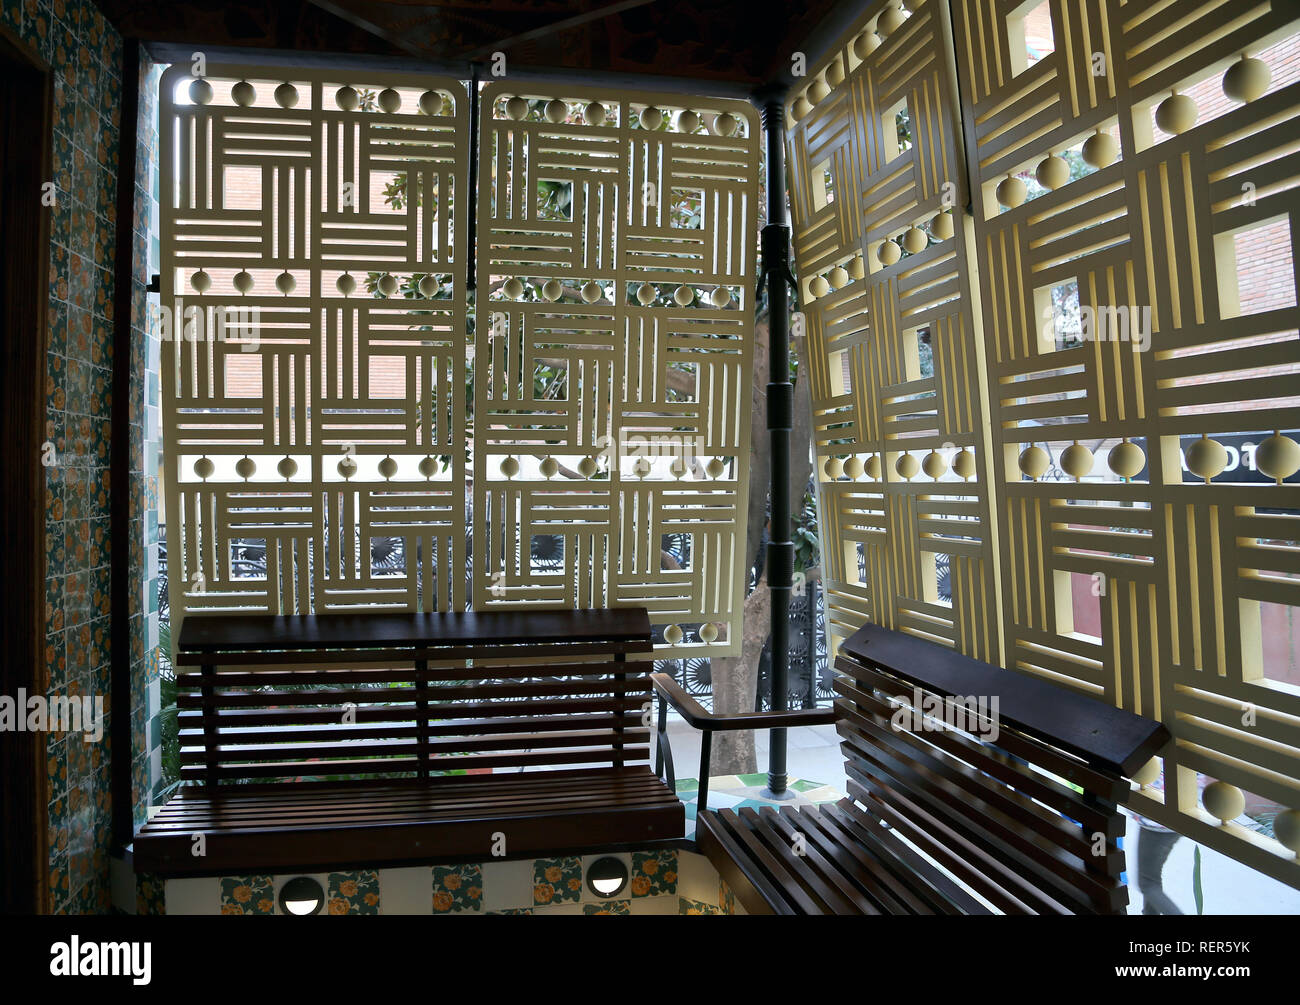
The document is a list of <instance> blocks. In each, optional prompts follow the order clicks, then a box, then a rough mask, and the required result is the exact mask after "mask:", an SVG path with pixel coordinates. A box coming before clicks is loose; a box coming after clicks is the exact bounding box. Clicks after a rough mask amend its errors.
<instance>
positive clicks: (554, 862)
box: [533, 855, 582, 907]
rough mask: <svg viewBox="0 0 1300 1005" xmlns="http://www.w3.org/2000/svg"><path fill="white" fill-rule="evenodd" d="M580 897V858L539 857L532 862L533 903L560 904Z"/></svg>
mask: <svg viewBox="0 0 1300 1005" xmlns="http://www.w3.org/2000/svg"><path fill="white" fill-rule="evenodd" d="M581 899H582V859H580V858H578V857H577V856H575V855H569V856H566V857H564V858H539V859H537V860H536V861H535V862H533V905H534V906H535V907H544V906H546V905H548V904H562V903H564V902H566V901H575V902H576V901H578V900H581Z"/></svg>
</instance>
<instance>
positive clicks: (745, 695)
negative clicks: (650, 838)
mask: <svg viewBox="0 0 1300 1005" xmlns="http://www.w3.org/2000/svg"><path fill="white" fill-rule="evenodd" d="M767 340H768V323H767V318H766V317H761V318H759V319H758V320H757V321H756V322H755V324H754V404H753V408H752V409H751V411H750V424H749V439H750V444H751V447H750V457H749V507H748V511H747V516H746V524H745V527H746V531H745V551H744V558H745V561H744V565H743V566H742V568H743V569H744V572H743V573H742V575H744V576H745V577H746V578H748V576H749V570H750V569H752V568H753V567H754V563H755V562H756V561H757V560H758V548H759V544H760V543H761V541H762V539H763V526H764V524H765V523H766V522H767V497H768V486H769V484H770V482H771V477H772V476H771V471H772V459H771V453H770V452H769V450H768V442H767V408H766V401H767V380H768V358H767ZM770 611H771V601H770V598H769V597H768V595H767V581H766V579H764V580H763V581H762V582H761V583H760V584H759V588H758V589H756V590H755V591H754V592H753V593H751V594H750V595H749V597H748V598H746V600H745V609H744V628H743V630H742V632H741V651H740V655H738V656H716V657H714V658H713V659H712V660H711V661H710V664H709V665H710V676H711V678H712V681H713V710H714V711H715V712H717V713H719V714H720V715H735V714H738V713H741V712H752V711H753V710H754V698H755V695H756V693H757V691H758V659H759V655H760V654H761V653H762V651H763V642H764V641H765V640H766V639H767V635H768V631H769V628H770V621H771V615H770ZM752 637H757V639H758V642H757V648H754V649H753V650H752V652H751V644H750V643H751V638H752ZM757 763H758V758H757V755H756V754H755V752H754V733H753V731H752V730H743V731H742V730H737V731H734V732H732V731H728V732H719V733H715V734H714V737H713V756H712V758H711V767H710V773H711V774H717V775H739V774H749V773H751V772H753V771H755V770H756V766H757Z"/></svg>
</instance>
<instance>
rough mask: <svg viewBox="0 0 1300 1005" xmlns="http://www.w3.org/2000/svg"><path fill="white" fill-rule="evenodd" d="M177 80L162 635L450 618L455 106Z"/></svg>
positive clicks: (457, 192)
mask: <svg viewBox="0 0 1300 1005" xmlns="http://www.w3.org/2000/svg"><path fill="white" fill-rule="evenodd" d="M189 70H190V67H189V66H188V65H180V66H176V67H173V68H172V69H171V70H169V71H168V72H167V74H166V75H165V76H164V78H163V83H162V103H161V143H162V157H161V171H162V191H161V204H162V209H163V226H162V261H163V275H162V303H163V304H164V305H165V306H167V307H170V308H172V311H173V316H172V318H171V323H172V325H173V328H175V329H177V330H178V337H176V338H172V339H170V340H166V341H164V343H163V345H164V349H163V385H164V388H163V389H164V403H165V407H164V413H165V422H166V425H165V429H164V436H165V444H166V452H167V461H168V467H169V473H168V478H167V491H168V505H167V512H168V514H169V526H168V538H169V540H168V544H169V546H170V548H171V554H170V555H169V561H170V569H169V572H170V574H171V589H172V607H173V612H174V614H173V617H174V618H178V617H179V616H180V615H181V614H183V613H184V612H185V611H187V610H200V609H201V610H225V611H233V610H239V611H266V612H270V613H277V614H278V613H309V612H326V611H337V610H344V609H349V608H355V607H365V608H383V609H396V610H415V609H417V607H418V605H419V604H420V603H423V605H424V607H425V609H443V610H445V609H458V608H460V607H463V598H464V595H465V576H464V573H463V567H464V562H465V557H464V549H465V540H466V525H465V507H464V504H463V501H462V500H463V479H464V456H465V452H464V449H463V442H464V438H465V408H466V395H465V381H464V370H465V354H466V345H465V342H466V331H465V316H466V291H465V266H466V261H467V252H466V249H467V241H466V230H465V213H464V212H463V211H462V207H463V206H464V205H465V201H466V199H467V196H466V195H465V193H464V189H465V187H466V179H467V169H468V168H467V166H468V148H467V145H466V144H467V136H468V123H469V118H468V115H469V108H468V100H467V96H466V94H465V91H464V88H463V87H462V85H461V84H460V83H459V82H457V81H455V80H451V79H441V78H427V77H419V78H416V77H410V76H408V77H403V76H386V77H385V79H384V80H383V81H382V82H372V83H370V84H367V83H366V82H364V81H357V80H352V81H348V80H344V79H340V78H337V77H333V76H330V75H328V74H306V73H303V74H299V73H295V74H293V75H292V76H290V77H289V78H288V79H286V78H284V77H271V78H268V76H267V73H268V71H266V70H262V71H258V70H255V69H252V68H246V69H241V68H217V67H210V68H209V73H208V76H207V78H206V80H204V81H202V82H199V83H197V84H191V83H190V81H191V79H192V78H191V77H190V76H189ZM194 99H198V100H197V101H196V100H194ZM422 103H423V107H421V105H422ZM430 113H433V114H430ZM394 185H398V186H402V187H404V197H405V198H404V200H401V201H400V203H399V206H398V207H396V208H395V207H394V205H393V204H392V200H391V192H392V190H393V186H394ZM386 193H388V198H386ZM404 293H406V294H411V295H410V296H407V295H403V294H404ZM196 309H197V312H198V314H199V316H198V317H197V318H196V317H195V316H194V314H195V311H196ZM197 325H201V326H202V330H199V329H198V328H197V327H196V326H197ZM439 458H445V459H446V463H445V468H444V464H443V462H442V461H440V460H439ZM421 465H423V469H422V468H421ZM426 471H428V472H431V473H432V475H433V476H432V477H425V472H426ZM376 538H397V539H399V540H400V541H401V542H402V544H403V545H404V556H402V558H403V561H402V562H401V563H400V564H399V563H396V562H389V563H388V565H389V566H390V567H387V568H386V567H384V561H383V560H384V558H386V557H387V558H392V557H393V556H385V555H383V554H382V553H381V554H376V553H375V550H374V549H372V542H373V541H374V539H376ZM262 549H264V552H265V573H264V574H262V573H261V568H260V566H261V563H260V561H257V559H260V557H261V550H262ZM417 598H418V599H417Z"/></svg>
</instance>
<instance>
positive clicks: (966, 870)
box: [653, 625, 1169, 914]
mask: <svg viewBox="0 0 1300 1005" xmlns="http://www.w3.org/2000/svg"><path fill="white" fill-rule="evenodd" d="M835 668H836V670H837V671H838V672H839V675H838V676H837V679H836V681H835V690H836V691H837V692H838V694H839V697H838V698H837V699H836V701H835V708H834V710H833V714H834V717H835V722H836V724H837V729H838V732H839V734H840V736H841V738H842V742H841V744H840V746H841V749H842V750H843V751H844V755H845V759H846V761H845V773H846V775H847V777H848V797H847V798H845V799H842V800H840V801H839V802H837V803H835V804H824V805H821V806H815V807H809V806H802V807H789V806H785V807H781V808H780V809H779V810H778V809H775V808H772V807H764V808H762V809H761V810H760V811H755V810H753V809H750V808H744V809H742V810H740V812H734V811H732V810H728V809H724V810H719V811H705V810H704V809H703V802H702V803H701V811H700V812H699V813H698V815H697V818H696V842H697V844H698V846H699V849H700V851H701V852H703V853H704V854H705V855H707V856H708V858H709V860H710V861H711V862H712V863H713V865H714V866H715V867H716V868H717V869H718V871H719V873H721V875H722V877H723V879H724V880H726V882H727V884H728V885H729V886H730V887H731V888H732V890H734V891H735V894H736V897H737V899H738V900H739V901H740V903H741V904H742V905H743V906H744V908H745V909H746V910H747V911H749V912H750V913H752V914H952V913H959V914H986V913H1007V914H1021V913H1029V914H1088V913H1100V914H1105V913H1118V912H1121V911H1123V909H1124V906H1125V905H1126V904H1127V903H1128V891H1127V889H1126V888H1125V886H1124V885H1123V883H1122V882H1121V878H1120V876H1121V873H1122V872H1123V870H1124V854H1123V852H1122V850H1121V849H1120V847H1119V839H1120V838H1121V837H1122V836H1123V834H1124V818H1123V815H1122V814H1121V813H1120V812H1119V810H1118V805H1117V804H1118V803H1119V801H1120V800H1122V798H1123V797H1124V795H1125V793H1126V792H1127V791H1128V788H1129V784H1128V783H1127V782H1126V781H1125V780H1124V778H1125V776H1128V775H1131V774H1132V773H1133V772H1134V771H1136V770H1137V769H1138V768H1140V767H1141V766H1142V765H1144V764H1145V763H1146V762H1147V761H1148V760H1149V759H1150V758H1151V757H1152V756H1153V755H1154V754H1155V753H1156V752H1157V751H1158V750H1159V749H1160V748H1161V747H1162V746H1163V745H1164V744H1165V743H1166V742H1167V741H1168V739H1169V732H1168V730H1167V729H1166V728H1165V727H1164V726H1163V725H1161V724H1160V723H1158V722H1153V721H1152V720H1150V719H1145V718H1142V717H1141V716H1137V715H1133V714H1131V713H1129V712H1124V711H1121V710H1119V709H1116V708H1114V707H1113V706H1111V705H1108V704H1105V703H1104V702H1101V701H1098V700H1095V699H1093V698H1089V697H1087V696H1085V695H1082V694H1079V693H1078V692H1075V691H1071V690H1068V689H1066V688H1063V687H1060V686H1058V685H1055V684H1052V683H1050V682H1048V681H1044V680H1040V679H1037V678H1033V677H1028V676H1025V675H1022V674H1017V673H1013V672H1012V671H1009V670H1004V669H1002V668H1000V667H996V666H991V665H989V664H987V663H981V662H979V661H977V660H974V659H970V658H968V657H966V656H962V655H960V654H959V653H956V652H953V651H952V650H950V649H947V648H945V647H942V646H938V645H935V644H933V643H930V642H926V641H923V640H921V639H918V638H916V637H914V636H910V635H905V634H903V633H901V632H895V631H890V630H888V629H884V628H880V627H878V626H875V625H868V626H866V627H864V628H862V629H861V630H859V631H858V632H857V633H856V634H854V635H853V636H852V637H851V638H850V639H848V640H847V641H846V642H845V643H844V645H843V646H842V648H841V650H840V655H839V657H838V659H837V660H836V663H835ZM653 680H654V685H655V688H656V689H657V690H658V691H659V693H660V696H661V699H660V700H661V707H660V715H661V719H660V722H661V726H662V721H663V719H662V716H663V702H664V701H667V702H670V703H672V704H674V705H675V706H677V707H679V708H684V709H685V711H684V713H683V714H684V715H685V716H686V717H687V719H688V721H691V719H692V718H694V719H695V720H696V721H695V723H694V724H695V725H697V726H699V727H700V728H703V729H706V730H716V729H731V728H757V727H759V726H760V725H763V726H780V725H795V724H799V723H800V720H801V719H806V718H807V717H808V716H809V715H810V712H809V711H799V712H778V713H764V715H765V716H766V718H765V719H764V720H763V721H762V722H759V721H755V719H756V717H755V716H736V717H723V716H711V717H707V718H706V719H701V718H700V716H699V715H698V714H696V710H698V706H697V705H696V706H695V708H694V709H692V708H691V707H690V705H694V703H693V702H690V701H689V699H686V700H685V701H683V699H684V698H685V697H686V696H684V695H682V694H681V691H680V689H678V688H677V687H676V686H675V685H673V683H672V681H671V679H669V678H666V677H665V676H664V675H662V674H654V675H653ZM994 696H996V697H997V699H998V704H997V707H996V712H997V715H996V718H990V717H989V716H988V715H984V716H981V715H979V714H977V712H978V707H977V706H975V705H969V704H968V705H958V704H957V703H956V702H955V701H954V702H951V703H948V704H946V705H945V704H944V701H945V699H956V698H959V697H960V698H978V697H984V698H985V699H986V704H985V706H984V711H985V712H986V713H990V715H991V713H992V712H993V711H994V707H993V705H992V701H991V700H992V698H993V697H994ZM687 703H689V704H687ZM936 703H938V704H936ZM826 711H830V710H826ZM936 711H938V712H940V713H941V714H940V715H939V718H938V720H936V718H935V716H934V715H932V714H930V713H932V712H936ZM941 723H942V724H943V725H941ZM995 724H996V727H997V729H996V734H995V733H994V731H993V729H992V727H993V726H994V725H995ZM953 726H958V727H960V726H964V727H965V728H964V729H961V728H950V727H953ZM661 732H662V729H661ZM661 742H662V736H661Z"/></svg>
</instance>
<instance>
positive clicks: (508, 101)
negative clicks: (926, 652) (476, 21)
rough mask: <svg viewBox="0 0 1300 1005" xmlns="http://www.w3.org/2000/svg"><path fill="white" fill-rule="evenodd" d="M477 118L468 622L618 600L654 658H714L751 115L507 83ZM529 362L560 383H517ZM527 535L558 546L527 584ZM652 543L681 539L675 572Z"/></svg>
mask: <svg viewBox="0 0 1300 1005" xmlns="http://www.w3.org/2000/svg"><path fill="white" fill-rule="evenodd" d="M480 114H481V119H480V137H481V143H482V146H481V153H480V161H479V165H480V169H479V214H478V231H479V258H478V301H477V316H476V323H475V338H474V360H475V367H474V371H475V372H474V381H475V383H474V403H475V422H474V477H473V492H474V496H473V498H474V511H475V513H476V514H481V517H480V518H478V519H477V520H476V525H477V528H478V532H477V534H476V537H475V549H476V554H475V567H474V603H475V606H476V607H479V608H491V607H497V606H518V605H527V604H539V605H547V604H549V605H563V606H574V607H615V606H619V605H627V604H636V605H641V606H645V607H647V608H648V609H649V611H650V618H651V621H652V622H653V623H655V624H656V625H660V626H663V639H664V644H663V645H662V646H661V647H659V648H658V649H657V650H656V656H660V657H677V658H682V657H686V656H710V655H719V656H720V655H727V654H734V653H735V652H737V651H738V647H739V640H740V618H741V609H742V602H743V598H744V587H745V579H746V575H747V571H746V569H745V557H744V530H745V528H744V523H745V513H746V505H747V496H748V486H749V417H750V401H751V398H750V396H751V393H752V383H753V332H754V300H753V297H754V292H753V290H754V283H755V280H756V277H757V261H756V258H755V255H756V239H755V234H756V229H757V208H758V207H757V200H758V198H759V185H758V180H759V177H758V169H759V145H758V143H759V135H760V133H759V126H758V119H757V116H756V115H755V113H754V111H753V109H752V107H751V106H749V105H747V104H745V103H743V102H736V101H720V100H701V101H700V102H699V103H694V104H684V103H683V99H682V97H681V96H680V95H660V94H648V93H630V92H614V91H609V90H602V89H594V88H581V87H574V88H565V89H563V90H559V91H552V90H537V89H536V88H535V87H533V86H532V85H530V86H529V88H528V89H524V90H519V89H518V88H517V87H515V86H512V85H511V84H510V83H509V82H508V81H503V82H497V83H492V84H489V85H488V86H487V87H485V88H484V89H483V91H482V96H481V103H480ZM663 123H667V125H666V128H658V127H659V126H660V125H661V124H663ZM647 126H651V127H653V128H646V127H647ZM557 191H559V192H560V193H562V195H561V196H560V197H557V196H556V195H555V193H556V192H557ZM564 196H567V198H564ZM542 361H547V362H548V363H549V365H550V367H551V368H552V369H553V370H558V371H559V372H561V373H562V374H563V375H564V377H563V380H562V381H559V380H553V381H552V382H551V383H549V384H547V385H546V386H537V382H535V379H534V377H535V374H536V372H537V368H538V364H539V363H540V362H542ZM557 383H559V384H560V386H555V385H556V384H557ZM537 534H554V535H559V536H560V537H561V538H562V539H563V563H562V569H560V570H559V571H556V572H546V573H538V572H535V571H532V570H530V568H529V562H528V555H529V550H530V543H531V540H532V538H533V536H534V535H537ZM666 534H683V535H689V536H690V547H689V552H690V562H689V567H688V568H684V569H676V568H670V567H669V565H670V563H669V562H666V561H665V559H664V555H663V552H662V549H661V541H662V538H663V536H664V535H666ZM683 626H685V627H683Z"/></svg>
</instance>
